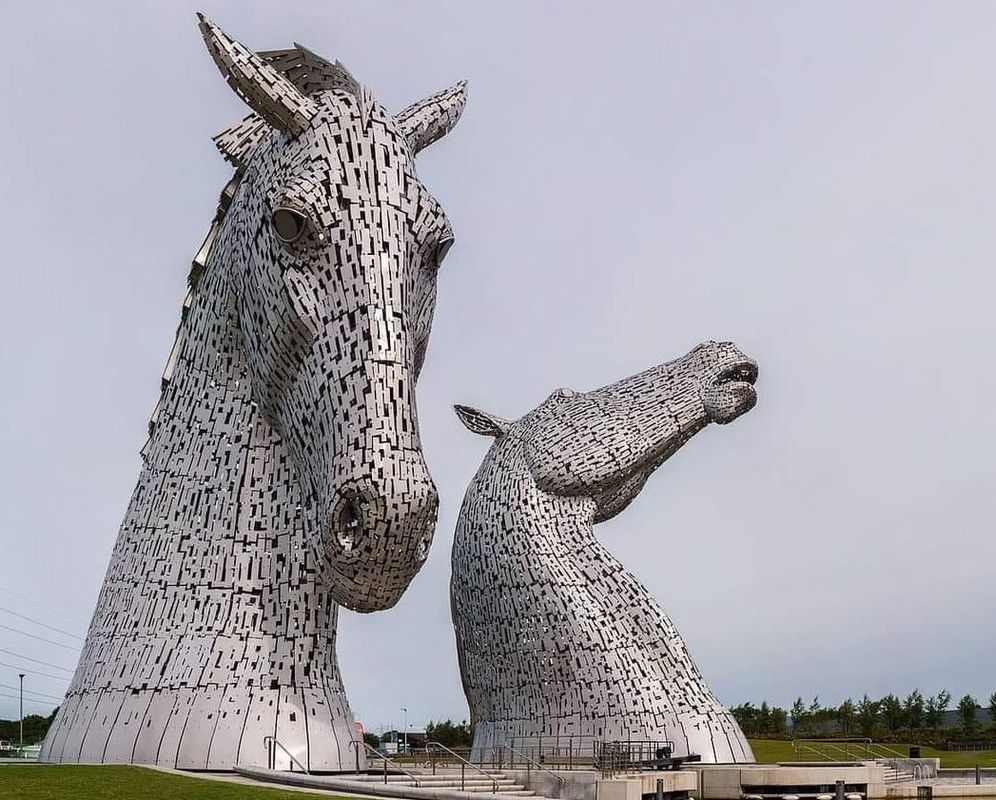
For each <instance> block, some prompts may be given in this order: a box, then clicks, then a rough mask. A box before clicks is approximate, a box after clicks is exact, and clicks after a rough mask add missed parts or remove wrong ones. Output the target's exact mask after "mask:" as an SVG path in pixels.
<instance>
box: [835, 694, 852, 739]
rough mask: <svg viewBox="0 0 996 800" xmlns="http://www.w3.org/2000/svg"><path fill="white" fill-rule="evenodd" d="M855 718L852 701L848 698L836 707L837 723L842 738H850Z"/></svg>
mask: <svg viewBox="0 0 996 800" xmlns="http://www.w3.org/2000/svg"><path fill="white" fill-rule="evenodd" d="M856 716H857V712H856V710H855V708H854V701H853V700H852V699H851V698H850V697H848V698H847V699H846V700H845V701H844V702H843V703H841V704H840V705H839V706H838V707H837V723H838V724H839V725H840V730H841V733H843V734H844V736H850V734H851V729H852V728H853V727H854V720H855V717H856Z"/></svg>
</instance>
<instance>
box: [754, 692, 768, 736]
mask: <svg viewBox="0 0 996 800" xmlns="http://www.w3.org/2000/svg"><path fill="white" fill-rule="evenodd" d="M757 728H758V732H759V733H768V732H769V730H770V728H771V706H769V705H768V701H767V700H762V701H761V707H760V708H759V709H758V710H757Z"/></svg>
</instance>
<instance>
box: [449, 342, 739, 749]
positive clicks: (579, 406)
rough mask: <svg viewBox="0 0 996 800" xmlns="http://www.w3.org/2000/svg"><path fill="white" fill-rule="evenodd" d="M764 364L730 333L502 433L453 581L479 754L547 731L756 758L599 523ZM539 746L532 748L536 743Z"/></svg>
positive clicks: (471, 501)
mask: <svg viewBox="0 0 996 800" xmlns="http://www.w3.org/2000/svg"><path fill="white" fill-rule="evenodd" d="M756 377H757V366H756V365H755V364H754V362H753V361H751V360H750V359H749V358H747V357H746V356H745V355H744V354H743V353H741V352H740V350H738V349H737V348H736V347H735V346H734V345H732V344H730V343H719V344H717V343H716V342H706V343H704V344H702V345H699V346H698V347H696V348H695V349H694V350H692V351H691V352H690V353H688V355H686V356H684V357H682V358H679V359H677V360H675V361H671V362H669V363H666V364H662V365H660V366H657V367H654V368H653V369H649V370H647V371H646V372H642V373H640V374H639V375H635V376H633V377H631V378H626V379H625V380H622V381H619V382H618V383H614V384H612V385H611V386H606V387H603V388H601V389H596V390H594V391H591V392H585V393H580V394H579V393H575V392H572V391H569V390H566V389H561V390H560V391H557V392H554V393H553V394H552V395H550V397H549V398H548V399H547V400H546V401H545V402H544V403H543V404H542V405H540V406H539V408H537V409H535V410H533V411H531V412H530V413H528V414H526V415H525V416H524V417H522V418H521V419H519V420H516V421H513V422H509V421H506V420H503V419H500V418H498V417H495V416H492V415H490V414H486V413H484V412H481V411H478V410H476V409H472V408H467V407H465V406H457V414H458V415H459V417H460V419H461V420H462V421H463V422H464V424H465V425H466V426H467V427H468V428H469V429H470V430H471V431H473V432H475V433H479V434H483V435H485V436H493V437H495V443H494V444H493V445H492V446H491V449H490V450H489V451H488V454H487V455H486V456H485V458H484V463H483V465H482V466H481V468H480V470H479V471H478V473H477V475H476V476H475V477H474V480H473V482H472V483H471V485H470V487H469V488H468V490H467V494H466V496H465V498H464V501H463V507H462V509H461V511H460V517H459V520H458V522H457V528H456V537H455V539H454V542H453V576H452V579H451V585H450V597H451V603H452V613H453V625H454V628H455V631H456V640H457V650H458V653H459V658H460V672H461V675H462V677H463V684H464V691H465V693H466V695H467V701H468V703H469V705H470V713H471V720H472V724H473V726H474V731H475V734H474V745H473V755H474V757H475V758H479V759H484V760H488V759H490V758H491V757H492V755H493V753H494V748H500V747H501V746H502V745H509V746H511V747H513V748H515V750H517V751H519V752H525V753H526V754H527V755H528V754H529V752H530V748H535V747H536V746H537V745H539V744H540V742H545V743H546V744H548V745H554V744H556V743H557V742H560V743H562V744H563V745H564V747H565V748H566V747H567V743H568V741H570V742H571V746H572V747H574V748H575V752H579V751H578V749H577V748H581V750H585V749H587V751H588V752H591V751H590V747H591V746H592V744H593V743H595V742H606V741H623V742H625V741H638V742H647V741H655V742H663V741H670V742H672V743H673V745H674V755H688V754H698V755H699V756H701V758H702V760H703V761H707V762H748V761H753V760H754V757H753V753H752V752H751V749H750V745H749V744H748V743H747V740H746V739H745V738H744V735H743V733H742V731H741V730H740V728H739V726H738V725H737V723H736V721H735V720H734V719H733V717H732V715H731V714H730V713H729V712H728V711H727V710H726V709H724V708H723V707H722V706H721V705H720V703H719V701H718V700H717V699H716V697H715V696H714V695H713V694H712V692H711V691H710V690H709V687H708V686H707V685H706V683H705V680H704V679H703V678H702V675H701V674H700V673H699V671H698V669H697V668H696V666H695V664H694V663H693V661H692V659H691V657H690V656H689V654H688V650H687V648H686V646H685V643H684V642H683V641H682V639H681V636H680V635H679V634H678V632H677V630H676V629H675V627H674V625H673V623H672V622H671V620H670V619H669V618H668V616H667V614H666V613H665V611H664V609H663V608H661V607H660V605H658V604H657V602H656V601H655V600H654V599H653V598H652V597H651V596H650V594H649V592H647V590H646V589H645V588H644V587H643V586H642V585H640V583H639V582H638V581H637V580H636V578H634V577H633V576H632V575H630V574H629V573H628V572H627V571H626V569H625V568H624V567H623V566H622V564H620V563H619V562H618V561H617V560H616V559H615V558H613V556H612V555H611V554H610V553H609V552H608V551H607V550H606V549H605V548H604V547H603V546H602V545H601V544H600V543H599V541H598V540H597V539H596V538H595V533H594V528H593V526H594V525H595V524H596V523H599V522H602V521H604V520H607V519H609V518H610V517H613V516H615V515H616V514H618V513H619V512H620V511H622V510H623V509H624V508H626V506H627V505H629V504H630V503H631V502H632V501H633V499H634V498H635V497H636V496H637V495H638V494H639V493H640V490H641V489H643V486H644V484H645V483H646V481H647V479H648V478H649V477H650V475H651V473H653V472H654V470H656V469H657V468H658V467H659V466H660V465H661V464H662V463H663V462H664V461H665V460H666V459H668V458H669V457H670V456H671V455H673V454H674V453H675V452H676V451H677V450H678V448H680V447H681V446H682V445H683V444H685V442H687V441H688V440H689V439H690V438H691V437H692V436H694V435H695V434H696V433H698V432H699V431H700V430H702V429H703V428H704V427H706V425H708V424H709V423H710V422H717V423H720V424H725V423H727V422H731V421H732V420H734V419H736V418H737V417H739V416H740V415H741V414H744V413H746V412H747V411H749V410H750V409H751V408H752V407H753V406H754V403H755V400H756V395H755V393H754V386H753V384H754V381H755V379H756ZM533 753H534V755H535V751H533Z"/></svg>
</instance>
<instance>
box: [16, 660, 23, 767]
mask: <svg viewBox="0 0 996 800" xmlns="http://www.w3.org/2000/svg"><path fill="white" fill-rule="evenodd" d="M17 677H18V678H20V679H21V755H22V756H23V755H24V673H23V672H19V673H18V674H17Z"/></svg>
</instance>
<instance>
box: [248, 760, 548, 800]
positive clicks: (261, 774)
mask: <svg viewBox="0 0 996 800" xmlns="http://www.w3.org/2000/svg"><path fill="white" fill-rule="evenodd" d="M235 772H237V773H239V774H240V775H242V776H243V777H245V778H249V779H252V780H253V781H257V782H260V783H264V782H265V783H269V784H270V785H273V784H284V785H289V786H298V787H306V788H309V789H322V790H325V791H330V792H335V791H340V792H342V791H346V792H354V793H357V794H361V795H373V796H381V797H394V798H425V800H478V798H483V797H491V798H494V800H502V798H506V797H507V798H521V797H536V794H535V793H534V792H531V791H528V790H527V789H526V788H525V787H524V786H522V785H521V784H517V783H513V782H512V781H511V780H510V779H508V778H505V779H504V781H503V782H502V783H501V785H499V786H498V791H497V793H492V784H491V782H490V781H488V782H487V783H488V785H487V786H474V787H471V786H468V785H467V783H466V781H465V782H464V789H462V790H461V788H460V780H459V777H457V778H456V780H455V781H453V780H451V781H447V782H445V783H432V785H428V784H427V783H425V782H423V780H422V779H423V777H432V776H431V775H430V776H421V775H420V776H419V781H420V782H421V783H422V786H419V787H416V786H414V784H413V783H412V780H411V778H409V777H408V776H405V775H402V776H394V775H388V779H389V780H388V782H387V783H384V778H383V776H379V777H380V780H379V782H378V781H376V780H356V778H376V777H378V776H373V775H348V776H347V775H305V774H302V773H299V772H280V771H276V770H270V769H265V768H262V767H235ZM397 777H400V778H403V779H404V780H403V781H397V780H390V779H391V778H397ZM482 780H483V777H482ZM543 800H545V798H544V799H543Z"/></svg>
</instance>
